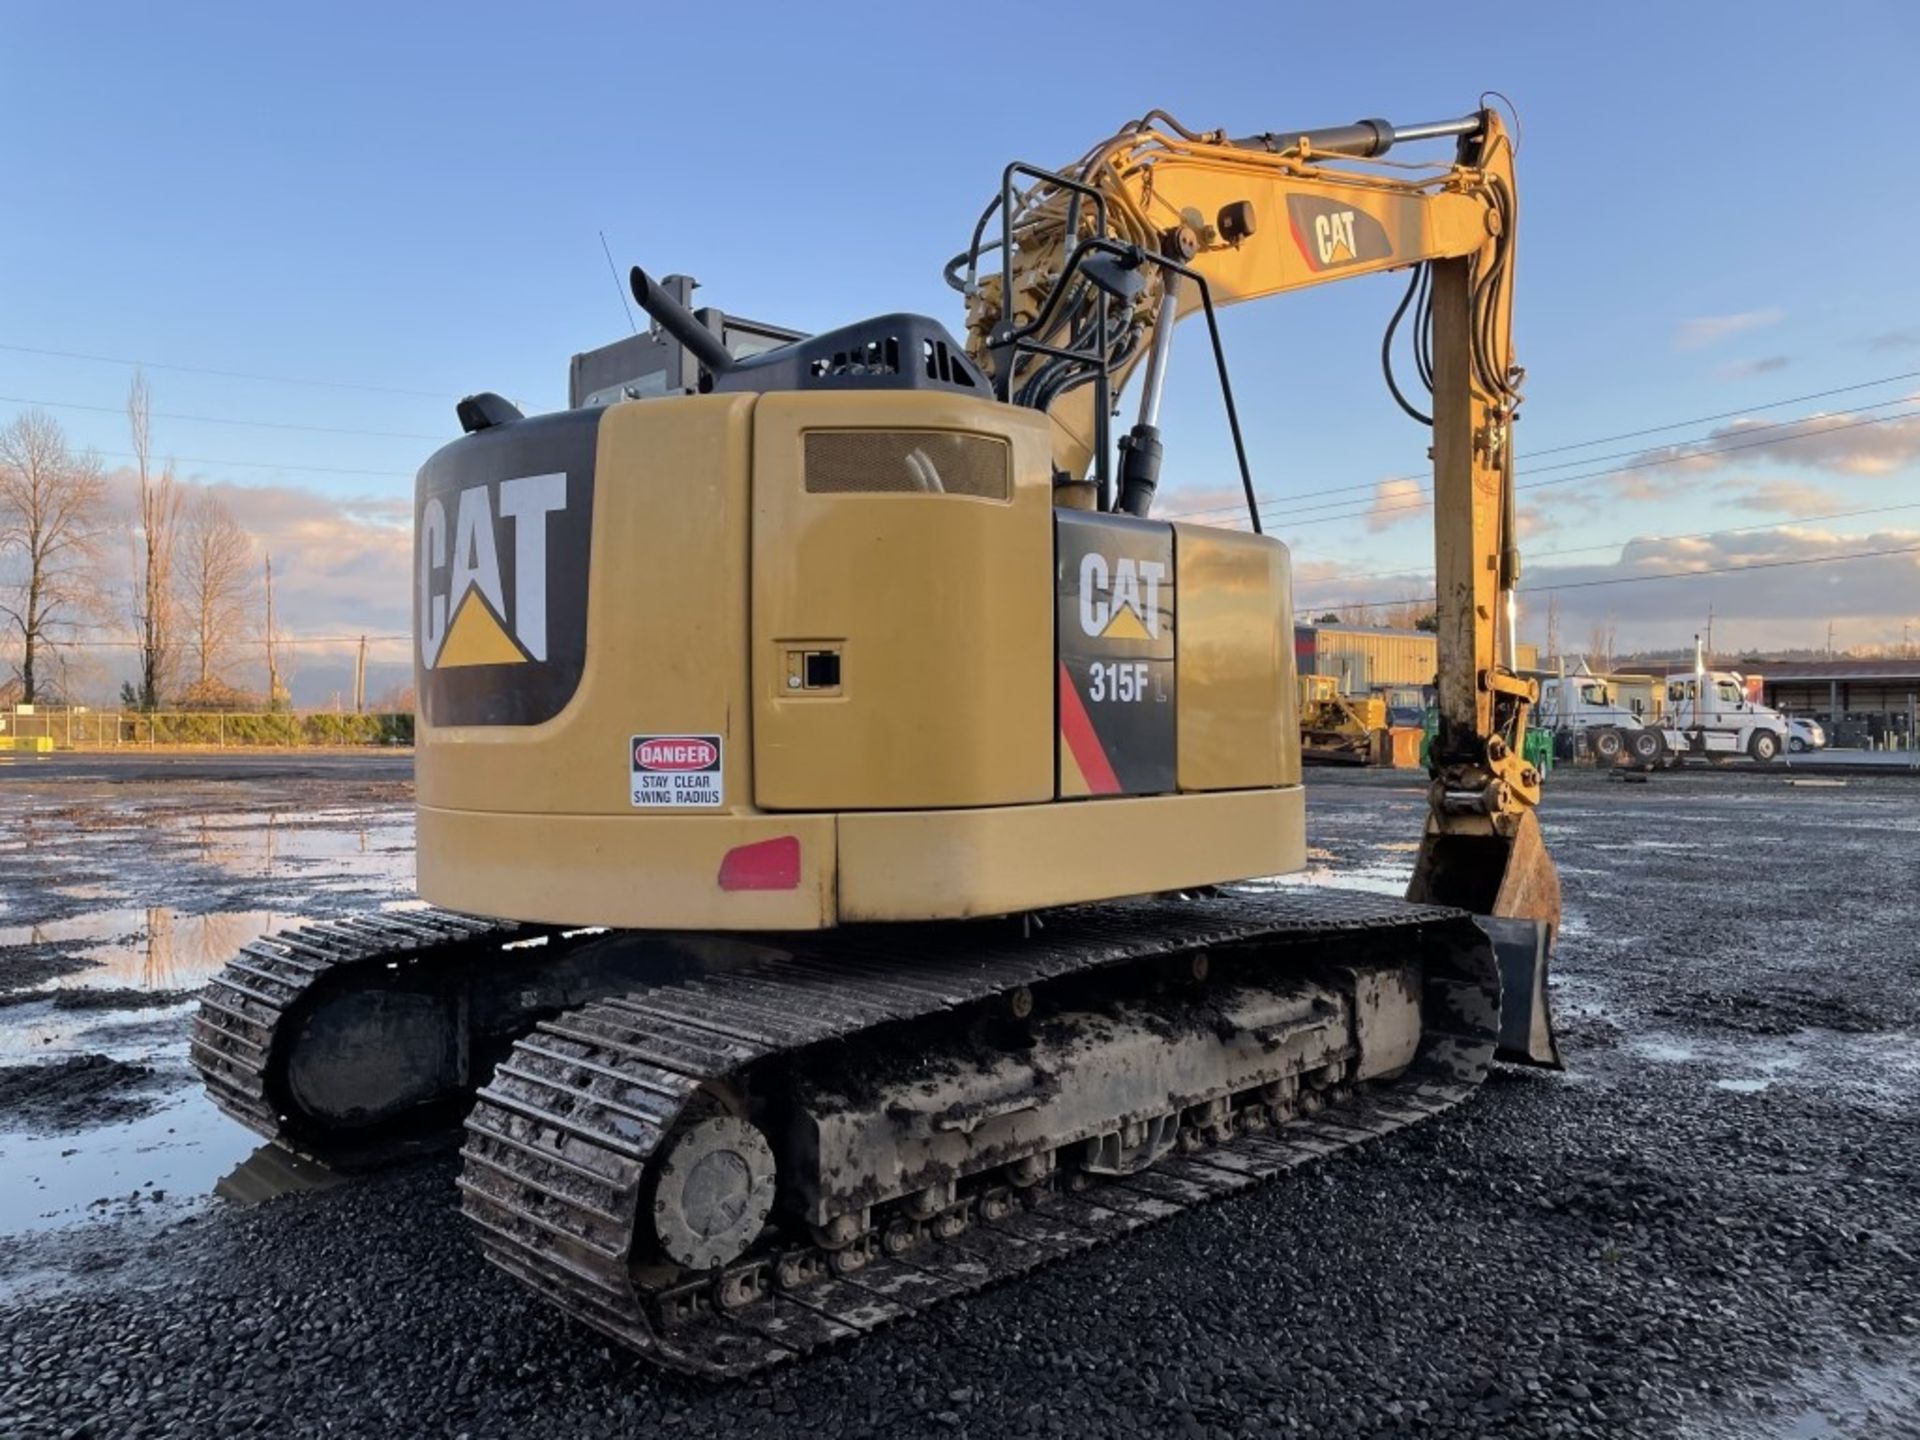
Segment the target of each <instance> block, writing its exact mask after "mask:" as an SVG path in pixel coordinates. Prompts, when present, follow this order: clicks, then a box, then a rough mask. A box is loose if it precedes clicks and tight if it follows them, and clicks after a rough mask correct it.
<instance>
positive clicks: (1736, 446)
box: [1279, 410, 1920, 529]
mask: <svg viewBox="0 0 1920 1440" xmlns="http://www.w3.org/2000/svg"><path fill="white" fill-rule="evenodd" d="M1916 416H1920V410H1909V411H1904V412H1902V413H1901V414H1898V415H1878V416H1875V417H1874V418H1873V419H1871V420H1854V421H1851V422H1849V423H1847V424H1845V425H1828V426H1826V427H1825V428H1823V429H1820V430H1802V431H1800V432H1799V433H1797V434H1794V435H1776V436H1774V437H1773V438H1772V439H1769V440H1745V441H1739V442H1737V443H1732V444H1727V445H1715V446H1712V447H1711V448H1706V447H1703V448H1701V449H1697V450H1690V451H1688V452H1687V453H1686V454H1684V455H1671V456H1668V457H1667V458H1666V459H1664V460H1650V461H1647V462H1645V463H1644V464H1636V465H1615V466H1612V467H1610V468H1608V469H1605V470H1589V471H1586V472H1584V473H1582V474H1579V475H1559V476H1556V477H1554V478H1553V479H1551V480H1533V481H1529V482H1527V483H1525V484H1521V483H1517V482H1516V483H1515V485H1514V487H1513V488H1514V489H1515V490H1541V489H1545V488H1546V487H1547V486H1550V485H1573V484H1577V483H1579V482H1580V481H1583V480H1601V479H1605V478H1606V477H1608V476H1610V475H1631V474H1633V473H1634V472H1635V471H1640V470H1659V469H1663V468H1665V467H1666V466H1669V465H1678V464H1681V463H1682V462H1684V461H1687V460H1698V459H1701V458H1704V457H1710V456H1714V455H1728V454H1732V453H1733V452H1735V451H1737V450H1760V449H1765V448H1767V447H1768V446H1772V445H1790V444H1792V443H1793V442H1794V441H1796V440H1811V439H1817V438H1819V437H1822V436H1827V435H1839V434H1842V433H1844V432H1845V431H1848V430H1859V429H1863V428H1864V427H1866V426H1868V425H1886V424H1890V423H1892V422H1894V421H1898V420H1911V419H1913V418H1915V417H1916ZM1432 505H1433V501H1432V500H1431V499H1426V500H1413V501H1410V502H1409V503H1407V504H1404V505H1378V506H1375V505H1368V506H1365V507H1363V508H1361V509H1359V510H1350V511H1346V512H1344V513H1342V514H1339V515H1314V516H1309V517H1308V518H1307V519H1305V520H1283V521H1281V522H1279V523H1281V524H1283V525H1285V526H1286V527H1287V528H1289V529H1299V528H1300V527H1302V526H1306V525H1324V524H1328V523H1330V522H1332V521H1336V520H1357V519H1359V518H1361V517H1362V516H1366V515H1393V514H1398V513H1400V512H1402V511H1412V510H1426V509H1430V508H1432Z"/></svg>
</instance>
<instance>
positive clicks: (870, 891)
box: [839, 785, 1306, 922]
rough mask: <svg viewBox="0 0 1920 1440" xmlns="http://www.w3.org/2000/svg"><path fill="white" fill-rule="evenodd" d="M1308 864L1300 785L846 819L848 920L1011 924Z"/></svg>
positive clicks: (843, 899) (843, 907)
mask: <svg viewBox="0 0 1920 1440" xmlns="http://www.w3.org/2000/svg"><path fill="white" fill-rule="evenodd" d="M1305 863H1306V803H1305V791H1303V790H1302V789H1301V788H1300V787H1299V786H1297V785H1289V786H1285V787H1282V788H1277V789H1271V790H1226V791H1218V792H1215V793H1211V794H1204V795H1202V794H1195V795H1141V796H1132V797H1129V798H1126V799H1120V800H1084V801H1075V802H1059V803H1055V804H1051V805H1017V806H1008V807H1004V808H994V809H985V810H949V811H944V812H942V811H919V812H901V813H896V814H887V813H871V814H864V815H842V816H841V817H840V874H839V887H840V918H841V920H843V921H846V922H854V921H863V920H926V919H964V918H966V917H969V916H975V915H1011V914H1015V913H1018V912H1020V911H1023V910H1037V909H1043V908H1045V907H1047V906H1051V905H1064V904H1070V903H1076V902H1080V901H1088V900H1106V899H1112V898H1115V897H1117V896H1122V895H1144V894H1151V893H1154V892H1156V891H1161V890H1178V889H1181V888H1184V887H1186V886H1190V885H1205V884H1209V883H1213V882H1217V881H1226V880H1245V879H1252V878H1254V877H1256V876H1262V875H1275V874H1283V873H1286V872H1289V871H1294V870H1298V869H1300V868H1301V867H1302V866H1303V865H1304V864H1305Z"/></svg>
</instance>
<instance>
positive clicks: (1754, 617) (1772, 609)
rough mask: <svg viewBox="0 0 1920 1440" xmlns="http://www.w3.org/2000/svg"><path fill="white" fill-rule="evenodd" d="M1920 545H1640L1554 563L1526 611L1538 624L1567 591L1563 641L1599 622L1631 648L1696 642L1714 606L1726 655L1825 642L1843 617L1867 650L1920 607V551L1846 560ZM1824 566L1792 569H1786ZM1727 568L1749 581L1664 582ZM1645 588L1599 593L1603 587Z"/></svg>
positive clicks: (1764, 534) (1841, 541)
mask: <svg viewBox="0 0 1920 1440" xmlns="http://www.w3.org/2000/svg"><path fill="white" fill-rule="evenodd" d="M1913 547H1920V530H1916V529H1887V530H1879V531H1875V532H1873V533H1871V534H1865V535H1859V534H1854V535H1849V534H1844V533H1840V532H1837V531H1834V530H1831V529H1828V528H1825V527H1819V526H1789V527H1786V528H1783V529H1777V530H1766V531H1747V532H1722V533H1720V534H1717V535H1710V536H1705V537H1689V538H1685V539H1656V538H1643V539H1637V540H1634V541H1632V542H1630V543H1629V544H1627V545H1626V546H1624V547H1622V549H1621V552H1620V554H1619V556H1618V557H1617V558H1616V559H1614V560H1612V561H1608V562H1604V563H1599V564H1587V565H1557V566H1545V567H1541V568H1537V569H1534V570H1533V571H1531V572H1530V573H1529V574H1528V575H1527V577H1526V579H1525V580H1524V581H1523V582H1522V585H1521V589H1522V591H1523V592H1526V591H1532V592H1534V593H1532V594H1526V593H1523V594H1522V597H1521V599H1522V604H1523V606H1524V607H1525V612H1526V614H1527V615H1528V616H1530V617H1532V620H1533V622H1534V623H1536V624H1537V623H1538V621H1539V617H1541V616H1543V615H1544V614H1545V613H1546V606H1547V598H1548V595H1547V590H1546V587H1549V586H1565V587H1573V588H1562V589H1558V590H1556V591H1554V592H1552V593H1554V594H1555V595H1556V596H1557V598H1558V601H1559V607H1560V625H1561V634H1562V635H1579V634H1583V633H1585V631H1586V628H1587V627H1588V626H1589V625H1590V624H1592V623H1593V622H1594V621H1596V620H1605V619H1612V620H1614V621H1615V622H1616V623H1617V624H1618V626H1619V644H1620V648H1621V649H1623V650H1631V649H1640V648H1653V647H1665V646H1678V645H1685V644H1687V643H1689V641H1690V637H1691V636H1692V634H1693V632H1694V631H1695V630H1697V629H1699V628H1700V626H1701V623H1702V621H1703V619H1704V617H1705V615H1706V612H1707V607H1708V606H1709V605H1711V606H1712V607H1713V614H1714V631H1715V635H1716V638H1717V643H1722V644H1723V646H1724V648H1727V649H1733V648H1746V649H1774V648H1786V647H1789V646H1792V645H1797V644H1811V643H1816V642H1817V641H1820V640H1823V639H1824V635H1825V630H1826V626H1827V622H1828V621H1829V620H1838V621H1840V622H1842V626H1843V628H1844V629H1846V630H1847V631H1848V632H1849V633H1850V634H1852V635H1853V636H1854V637H1855V643H1858V642H1860V641H1864V640H1868V639H1871V638H1874V637H1876V636H1877V637H1881V638H1884V637H1885V636H1887V635H1888V634H1891V635H1892V636H1893V637H1894V638H1898V636H1899V633H1900V625H1901V622H1902V621H1903V620H1905V621H1911V620H1912V619H1913V618H1914V617H1915V612H1916V610H1920V553H1908V554H1898V555H1882V556H1877V557H1875V558H1872V559H1865V560H1844V561H1841V560H1834V559H1833V557H1835V556H1841V555H1854V554H1860V553H1863V552H1869V551H1880V550H1910V549H1912V548H1913ZM1781 561H1789V562H1802V561H1806V562H1820V561H1827V562H1829V563H1824V564H1823V563H1794V564H1788V565H1781V564H1779V563H1778V562H1781ZM1727 566H1765V567H1767V568H1760V569H1753V570H1749V571H1745V572H1740V571H1735V572H1733V573H1727V574H1713V575H1697V578H1693V579H1677V578H1674V579H1668V578H1659V579H1653V578H1648V577H1673V576H1682V575H1686V574H1688V573H1690V572H1694V573H1696V574H1697V572H1700V571H1706V570H1719V569H1722V568H1723V567H1727ZM1629 579H1632V580H1633V581H1634V582H1635V583H1608V584H1594V583H1592V582H1595V581H1627V580H1629Z"/></svg>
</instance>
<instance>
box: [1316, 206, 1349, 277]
mask: <svg viewBox="0 0 1920 1440" xmlns="http://www.w3.org/2000/svg"><path fill="white" fill-rule="evenodd" d="M1313 239H1314V244H1315V245H1317V246H1318V247H1319V249H1320V263H1321V264H1322V265H1334V264H1338V263H1340V262H1341V261H1345V260H1351V259H1353V258H1354V249H1353V212H1352V211H1351V210H1335V211H1334V212H1333V213H1332V214H1330V215H1316V216H1314V217H1313Z"/></svg>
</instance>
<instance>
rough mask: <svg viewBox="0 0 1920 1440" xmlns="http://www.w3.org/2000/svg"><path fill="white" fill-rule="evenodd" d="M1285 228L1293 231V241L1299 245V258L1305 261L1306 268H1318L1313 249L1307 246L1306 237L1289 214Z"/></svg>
mask: <svg viewBox="0 0 1920 1440" xmlns="http://www.w3.org/2000/svg"><path fill="white" fill-rule="evenodd" d="M1287 229H1289V230H1291V231H1292V232H1293V243H1294V244H1296V245H1298V246H1299V247H1300V258H1301V259H1302V260H1304V261H1306V262H1307V268H1308V269H1309V270H1318V269H1319V268H1320V259H1319V257H1318V256H1317V255H1315V254H1314V253H1313V251H1311V250H1309V249H1308V248H1307V237H1306V236H1304V235H1302V234H1301V233H1300V227H1299V226H1298V225H1296V224H1294V223H1293V217H1292V216H1291V215H1289V216H1288V217H1287Z"/></svg>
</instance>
